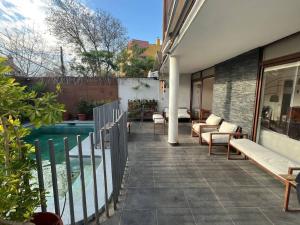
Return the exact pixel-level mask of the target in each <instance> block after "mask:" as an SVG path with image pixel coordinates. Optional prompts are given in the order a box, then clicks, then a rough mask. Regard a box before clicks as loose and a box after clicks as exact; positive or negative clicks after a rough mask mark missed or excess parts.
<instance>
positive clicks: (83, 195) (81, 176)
mask: <svg viewBox="0 0 300 225" xmlns="http://www.w3.org/2000/svg"><path fill="white" fill-rule="evenodd" d="M77 145H78V157H79V166H80V180H81V191H82V196H81V197H82V210H83V221H84V224H85V225H86V224H87V208H86V193H85V180H84V167H83V159H82V143H81V137H80V135H77Z"/></svg>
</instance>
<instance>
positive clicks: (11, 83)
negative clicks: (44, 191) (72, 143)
mask: <svg viewBox="0 0 300 225" xmlns="http://www.w3.org/2000/svg"><path fill="white" fill-rule="evenodd" d="M5 61H6V59H5V58H0V96H1V97H0V199H1V204H0V218H1V219H0V220H2V223H3V221H18V222H24V221H29V220H30V218H31V217H32V215H33V213H34V211H35V209H36V208H37V206H38V205H39V204H40V201H41V200H45V196H44V195H43V196H40V193H39V190H38V185H37V184H36V183H35V182H34V179H33V175H32V172H33V171H34V170H36V163H35V161H34V160H33V159H32V153H33V152H34V148H33V146H32V145H30V144H27V143H25V142H24V141H23V138H24V137H26V136H27V135H28V134H29V133H30V129H29V128H26V127H24V126H23V125H22V123H21V122H20V121H21V117H22V116H26V117H28V118H29V120H30V122H31V123H32V124H33V125H34V126H36V127H39V126H42V125H47V124H53V123H55V122H58V121H60V120H61V118H62V113H63V112H64V106H63V105H62V104H59V103H58V102H57V100H56V97H57V93H43V94H41V96H37V93H36V92H35V91H32V90H28V89H26V86H21V85H20V84H19V83H17V82H16V81H15V80H14V79H13V78H11V77H7V76H5V75H4V74H6V73H7V72H8V71H10V68H9V67H7V66H5ZM57 91H59V87H57ZM0 223H1V221H0Z"/></svg>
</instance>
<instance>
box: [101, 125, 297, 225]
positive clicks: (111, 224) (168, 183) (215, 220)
mask: <svg viewBox="0 0 300 225" xmlns="http://www.w3.org/2000/svg"><path fill="white" fill-rule="evenodd" d="M152 125H153V124H152V123H143V124H140V123H134V124H133V126H132V133H131V134H130V137H129V161H128V170H127V173H126V176H125V179H124V180H125V181H124V189H123V191H122V195H121V196H120V203H119V206H118V210H117V212H116V213H115V214H114V215H113V216H112V217H111V218H110V219H108V220H106V221H105V222H104V223H103V224H106V225H196V224H197V225H202V224H206V225H227V224H228V225H233V224H235V225H254V224H257V225H265V224H266V225H271V224H273V225H284V224H289V225H292V224H298V225H299V224H300V213H291V212H288V213H285V212H283V211H282V205H283V194H284V187H283V185H282V184H281V183H280V182H279V181H277V180H275V179H274V178H273V177H271V176H269V175H268V174H267V173H265V172H264V171H262V170H261V169H259V168H258V167H257V166H255V165H254V164H252V163H251V162H250V161H242V160H231V161H227V160H226V159H225V155H222V154H217V155H213V156H211V157H209V156H208V155H207V146H200V145H199V144H198V140H197V138H192V137H191V136H190V124H188V123H180V124H179V125H180V129H179V133H180V145H179V146H177V147H171V146H169V145H168V143H167V135H153V127H152ZM215 150H216V151H217V152H218V153H224V152H225V150H226V149H225V148H223V147H218V149H215ZM291 197H292V201H291V203H292V204H291V205H292V206H298V203H297V201H296V195H295V193H294V192H293V193H292V196H291Z"/></svg>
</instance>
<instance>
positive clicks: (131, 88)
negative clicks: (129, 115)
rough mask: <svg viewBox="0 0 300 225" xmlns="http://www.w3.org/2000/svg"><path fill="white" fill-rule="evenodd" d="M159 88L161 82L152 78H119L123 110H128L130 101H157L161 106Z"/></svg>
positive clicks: (119, 93)
mask: <svg viewBox="0 0 300 225" xmlns="http://www.w3.org/2000/svg"><path fill="white" fill-rule="evenodd" d="M146 84H147V85H149V87H146V86H145V85H146ZM159 88H160V87H159V80H154V79H151V78H118V95H119V99H120V103H121V109H122V110H127V108H128V100H134V99H149V100H150V99H155V100H157V101H158V104H159V105H160V97H159V95H160V93H159Z"/></svg>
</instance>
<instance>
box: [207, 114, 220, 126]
mask: <svg viewBox="0 0 300 225" xmlns="http://www.w3.org/2000/svg"><path fill="white" fill-rule="evenodd" d="M221 120H222V118H221V117H218V116H216V115H214V114H210V115H209V117H208V118H207V119H206V121H205V123H206V124H207V125H219V124H220V122H221Z"/></svg>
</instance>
